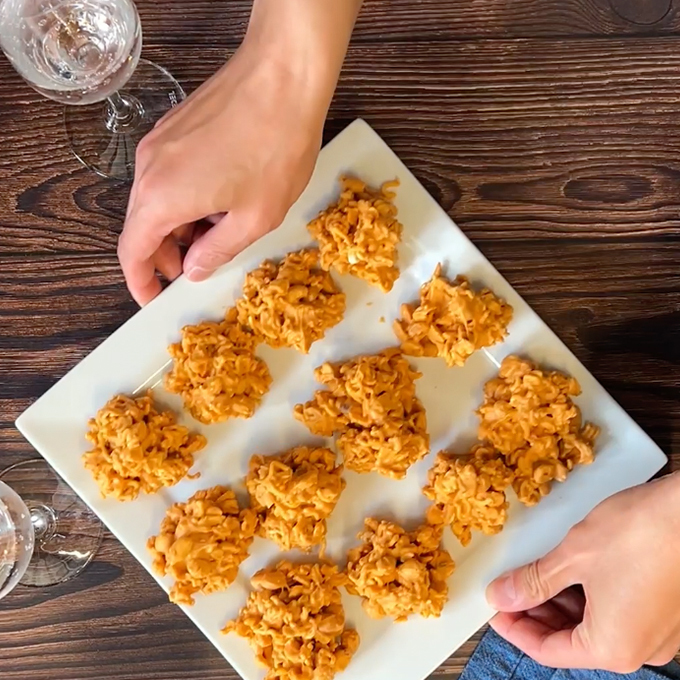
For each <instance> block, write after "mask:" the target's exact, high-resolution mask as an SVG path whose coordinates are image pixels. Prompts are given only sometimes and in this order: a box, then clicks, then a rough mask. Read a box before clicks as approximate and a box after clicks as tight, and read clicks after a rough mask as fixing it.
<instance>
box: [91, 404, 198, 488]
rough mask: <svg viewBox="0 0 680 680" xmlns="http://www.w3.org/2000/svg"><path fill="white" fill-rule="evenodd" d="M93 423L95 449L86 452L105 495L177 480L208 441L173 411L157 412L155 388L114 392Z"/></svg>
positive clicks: (95, 477)
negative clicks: (134, 393) (135, 394)
mask: <svg viewBox="0 0 680 680" xmlns="http://www.w3.org/2000/svg"><path fill="white" fill-rule="evenodd" d="M89 428H90V430H89V432H88V433H87V435H86V437H87V439H88V441H89V442H91V443H92V445H93V446H94V448H93V449H92V450H91V451H88V452H87V453H86V454H85V455H84V456H83V462H84V464H85V468H86V469H87V470H89V471H90V472H91V473H92V476H93V477H94V479H95V481H96V482H97V485H98V486H99V489H100V491H101V494H102V496H103V497H104V498H115V499H117V500H119V501H131V500H134V499H135V498H137V496H138V495H139V494H140V493H147V494H152V493H155V492H156V491H158V490H159V489H160V488H162V487H165V486H173V485H175V484H177V483H178V482H179V481H180V480H181V479H183V478H184V477H186V476H187V475H188V473H189V470H190V468H191V467H192V465H193V464H194V454H195V453H196V452H198V451H200V450H201V449H202V448H204V447H205V445H206V439H205V437H203V436H202V435H200V434H194V433H192V432H190V431H189V430H188V429H187V428H186V427H184V426H182V425H178V424H177V418H176V416H175V414H174V413H172V412H171V411H157V410H156V408H155V406H154V403H153V398H152V395H151V391H149V392H148V393H147V394H146V395H145V396H143V397H138V398H136V399H135V398H132V397H128V396H125V395H118V396H116V397H113V399H111V400H110V401H109V402H108V403H107V404H106V405H105V406H104V407H103V408H101V409H100V410H99V411H98V413H97V415H96V416H95V417H94V418H92V419H91V420H90V422H89ZM195 476H196V477H197V476H198V475H195Z"/></svg>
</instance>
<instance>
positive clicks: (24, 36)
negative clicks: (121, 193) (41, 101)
mask: <svg viewBox="0 0 680 680" xmlns="http://www.w3.org/2000/svg"><path fill="white" fill-rule="evenodd" d="M0 47H2V50H3V52H4V53H5V54H6V55H7V57H8V58H9V60H10V62H11V63H12V65H13V66H14V68H15V69H16V70H17V71H18V72H19V74H20V75H21V76H22V77H23V78H24V80H25V81H26V82H27V83H28V84H29V85H31V87H33V88H34V89H35V90H37V91H38V92H39V93H40V94H42V95H44V96H45V97H49V98H50V99H54V100H56V101H58V102H62V103H64V104H66V105H67V106H66V109H65V113H64V121H65V126H66V133H67V135H68V138H69V142H70V144H71V149H72V150H73V153H74V154H75V155H76V157H77V158H78V159H79V160H80V161H81V162H82V163H83V164H84V165H86V166H87V167H89V168H91V169H92V170H94V171H95V172H97V173H98V174H100V175H102V176H105V177H115V178H118V179H123V180H132V179H133V178H134V162H135V152H136V148H137V145H138V144H139V142H140V141H141V139H142V138H143V137H144V136H145V135H146V134H147V133H148V132H150V131H151V130H152V129H153V127H154V125H155V124H156V123H157V122H158V121H159V120H160V119H161V118H162V117H163V116H164V115H165V114H166V113H167V112H168V111H170V110H171V109H172V108H174V107H175V106H177V105H178V104H179V103H180V102H181V101H182V100H183V99H184V98H185V93H184V90H183V89H182V87H181V86H180V85H179V83H178V82H177V81H176V80H175V79H174V78H173V77H172V76H171V75H170V73H169V72H168V71H166V70H165V69H164V68H162V67H161V66H158V65H156V64H154V63H152V62H150V61H146V60H144V59H141V58H140V55H141V49H142V29H141V22H140V19H139V14H138V12H137V9H136V7H135V5H134V2H132V0H0Z"/></svg>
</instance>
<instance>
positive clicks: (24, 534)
mask: <svg viewBox="0 0 680 680" xmlns="http://www.w3.org/2000/svg"><path fill="white" fill-rule="evenodd" d="M33 541H34V534H33V524H32V523H31V513H30V510H29V509H28V508H27V507H26V504H25V503H24V502H23V501H22V500H21V497H20V496H19V494H17V493H16V492H15V491H14V490H13V489H12V488H11V487H9V486H7V484H5V483H3V482H0V599H2V598H3V597H4V596H5V595H7V593H9V592H10V591H11V590H12V589H13V588H14V587H15V586H16V585H17V583H19V581H20V580H21V578H22V576H23V575H24V574H25V573H26V569H27V568H28V564H29V562H30V561H31V556H32V554H33Z"/></svg>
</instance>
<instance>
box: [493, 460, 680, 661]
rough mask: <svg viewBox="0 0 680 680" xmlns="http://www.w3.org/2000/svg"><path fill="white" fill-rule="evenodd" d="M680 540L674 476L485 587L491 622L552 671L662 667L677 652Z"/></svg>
mask: <svg viewBox="0 0 680 680" xmlns="http://www.w3.org/2000/svg"><path fill="white" fill-rule="evenodd" d="M679 537H680V473H675V474H672V475H669V476H668V477H664V478H663V479H659V480H657V481H655V482H650V483H648V484H643V485H641V486H638V487H635V488H633V489H628V490H627V491H623V492H621V493H619V494H616V495H615V496H612V497H611V498H609V499H608V500H606V501H605V502H604V503H602V504H600V505H599V506H598V507H597V508H595V510H593V512H591V513H590V515H588V517H587V518H586V519H585V520H584V521H583V522H581V523H580V524H578V525H577V526H576V527H574V529H572V530H571V531H570V532H569V534H568V535H567V537H566V538H565V540H564V541H563V542H562V543H561V544H560V546H559V547H557V548H556V549H555V550H553V551H552V552H551V553H549V554H548V555H546V556H545V557H544V558H542V559H540V560H538V561H537V562H534V563H532V564H529V565H527V566H525V567H521V568H520V569H516V570H515V571H513V572H510V573H509V574H506V575H505V576H502V577H501V578H499V579H497V580H496V581H494V583H492V584H491V586H489V590H488V592H487V597H488V598H489V602H490V603H491V605H492V606H493V607H495V608H496V609H497V610H498V611H499V612H501V613H499V614H496V616H495V617H494V618H493V619H492V620H491V625H492V626H493V628H495V630H496V631H497V632H498V633H499V634H500V635H502V636H503V637H504V638H505V639H506V640H508V641H509V642H511V643H512V644H514V645H515V646H516V647H519V649H521V650H522V651H523V652H525V653H526V654H528V655H529V656H530V657H532V658H533V659H534V660H536V661H538V662H539V663H541V664H543V665H544V666H549V667H551V668H589V669H590V668H596V669H603V670H609V671H615V672H618V673H632V672H633V671H636V670H637V669H638V668H640V667H641V666H642V665H643V664H650V665H653V666H660V665H664V664H666V663H668V662H669V661H670V660H671V659H672V658H673V657H674V656H675V654H676V653H677V651H678V647H680V578H678V573H680V538H679ZM574 586H580V588H574Z"/></svg>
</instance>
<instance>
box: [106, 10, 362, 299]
mask: <svg viewBox="0 0 680 680" xmlns="http://www.w3.org/2000/svg"><path fill="white" fill-rule="evenodd" d="M359 6H360V1H358V0H352V1H351V2H347V3H332V4H331V5H328V6H326V3H318V0H256V1H255V3H254V9H253V17H252V19H251V23H250V26H249V29H248V34H247V36H246V38H245V40H244V42H243V44H242V46H241V48H240V49H239V50H238V51H237V53H236V54H235V55H234V57H233V58H232V59H231V60H230V61H229V62H228V63H227V64H226V65H225V66H224V67H223V68H222V69H221V70H220V71H219V72H218V73H217V74H215V75H214V76H213V77H212V78H211V79H210V80H208V81H207V82H206V83H204V84H203V85H202V86H201V87H200V88H199V89H198V90H197V91H196V92H194V93H193V94H192V95H191V96H190V97H189V98H188V99H187V100H186V101H185V102H183V103H182V104H181V105H180V106H179V107H177V108H176V109H174V110H173V111H171V112H170V113H169V114H168V115H167V116H166V117H165V118H164V119H163V120H161V121H160V122H159V124H158V125H157V126H156V128H155V129H154V130H153V131H152V132H151V133H150V134H149V135H147V136H146V137H145V138H144V139H143V140H142V142H141V144H140V146H139V148H138V150H137V163H136V169H135V181H134V184H133V187H132V191H131V194H130V202H129V206H128V212H127V217H126V221H125V227H124V229H123V233H122V235H121V238H120V241H119V245H118V255H119V258H120V263H121V267H122V269H123V273H124V274H125V278H126V281H127V284H128V288H129V289H130V292H131V293H132V295H133V297H134V298H135V300H137V302H138V303H139V304H140V305H144V304H146V303H147V302H149V301H150V300H151V299H153V298H154V297H155V296H156V295H157V294H158V293H159V292H160V291H161V285H160V282H159V280H158V278H157V275H156V273H157V272H160V273H161V274H163V275H164V276H165V277H166V278H167V279H168V280H174V279H175V278H177V277H178V276H179V275H180V274H181V273H182V271H184V272H185V273H186V275H187V277H188V278H189V279H190V280H192V281H200V280H203V279H205V278H207V277H208V276H210V275H211V274H212V273H213V272H214V271H215V269H217V267H219V266H220V265H222V264H224V263H225V262H227V261H229V260H230V259H231V258H232V257H234V256H235V255H236V254H238V253H239V252H240V251H242V250H243V249H244V248H246V247H247V246H248V245H250V244H251V243H253V242H254V241H255V240H256V239H258V238H259V237H261V236H262V235H264V234H265V233H267V232H268V231H270V230H272V229H274V228H276V227H277V226H279V224H281V222H282V221H283V219H284V217H285V216H286V213H287V212H288V209H289V208H290V206H291V205H292V204H293V203H294V202H295V201H296V200H297V198H298V197H299V196H300V194H301V193H302V191H303V190H304V188H305V187H306V185H307V183H308V181H309V178H310V176H311V174H312V171H313V169H314V165H315V162H316V158H317V154H318V152H319V149H320V146H321V139H322V132H323V125H324V120H325V117H326V113H327V111H328V106H329V104H330V101H331V98H332V96H333V91H334V89H335V85H336V82H337V77H338V75H339V72H340V67H341V65H342V61H343V58H344V54H345V51H346V48H347V43H348V42H349V36H350V35H351V30H352V26H353V23H354V19H355V17H356V13H357V12H358V10H359ZM343 21H344V23H343ZM330 33H332V35H331V36H330V37H329V34H330ZM182 247H187V248H188V251H187V253H186V256H185V257H184V259H183V258H182V250H181V248H182Z"/></svg>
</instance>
